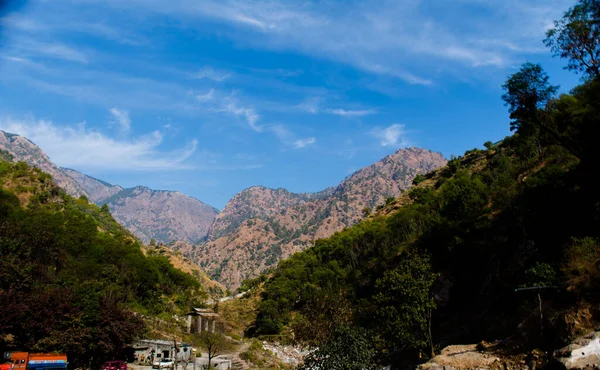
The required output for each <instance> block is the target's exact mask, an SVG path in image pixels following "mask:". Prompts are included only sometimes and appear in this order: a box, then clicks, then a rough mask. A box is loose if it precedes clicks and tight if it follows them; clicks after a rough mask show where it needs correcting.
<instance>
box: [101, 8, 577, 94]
mask: <svg viewBox="0 0 600 370" xmlns="http://www.w3.org/2000/svg"><path fill="white" fill-rule="evenodd" d="M97 1H99V0H97ZM111 1H112V5H115V4H118V3H119V2H118V1H117V0H111ZM457 1H458V2H459V3H460V5H459V6H456V5H455V4H454V3H452V2H448V1H445V0H432V1H431V2H427V6H425V5H424V2H423V1H419V0H403V1H383V0H381V1H372V2H351V3H349V4H344V6H341V5H340V6H336V5H335V4H336V3H330V2H320V1H318V2H291V1H284V0H272V1H269V2H268V4H265V3H264V2H261V1H256V2H245V1H236V0H230V1H220V0H219V1H217V0H206V1H204V2H203V3H202V6H198V4H197V3H196V2H195V1H193V0H181V1H179V2H177V5H175V6H172V7H171V6H170V7H165V6H164V3H163V2H162V1H160V0H144V1H142V0H131V1H130V2H128V3H127V5H124V4H120V6H132V7H135V8H139V5H140V4H141V3H143V4H144V9H145V10H149V11H153V12H158V13H169V14H178V15H180V16H181V17H182V18H184V19H185V20H187V21H188V24H192V25H193V24H194V23H195V24H199V22H198V21H197V20H198V19H199V18H209V19H213V20H216V21H219V22H222V23H225V24H230V25H231V26H233V27H234V29H235V30H234V31H230V30H228V35H230V36H233V37H235V39H236V40H237V41H238V42H243V43H245V44H247V45H251V46H252V47H259V48H263V49H265V48H266V49H278V50H295V51H299V52H302V53H306V54H309V55H311V56H316V57H322V58H327V59H332V60H335V61H338V62H343V63H347V64H350V65H353V66H355V67H356V68H358V69H361V70H365V71H368V72H371V73H375V74H385V75H388V76H393V77H396V78H398V79H401V80H404V81H405V82H406V83H408V84H415V85H425V86H429V85H432V84H434V78H435V77H436V74H438V73H440V72H439V71H440V70H443V69H445V68H448V67H449V66H462V67H463V68H466V69H468V68H473V67H478V68H483V67H490V68H504V67H507V66H510V65H511V64H512V63H513V62H514V61H515V60H520V59H522V56H523V54H527V53H535V52H537V47H538V46H539V40H540V39H541V38H543V34H544V31H545V28H546V27H547V26H548V25H549V24H550V20H552V19H556V18H558V17H560V16H561V11H562V10H564V9H566V8H567V7H568V6H570V5H572V2H573V1H572V0H548V1H543V2H528V1H526V2H523V1H519V0H506V1H504V2H501V3H500V2H486V1H481V0H457ZM192 27H193V26H192ZM236 31H237V32H236ZM483 40H494V41H493V42H490V43H487V42H482V41H483Z"/></svg>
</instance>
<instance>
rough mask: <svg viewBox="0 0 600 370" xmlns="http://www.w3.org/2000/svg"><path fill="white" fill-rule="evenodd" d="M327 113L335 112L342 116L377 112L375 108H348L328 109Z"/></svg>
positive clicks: (366, 114)
mask: <svg viewBox="0 0 600 370" xmlns="http://www.w3.org/2000/svg"><path fill="white" fill-rule="evenodd" d="M327 113H330V114H335V115H337V116H342V117H362V116H368V115H371V114H375V113H377V111H376V110H375V109H363V110H347V109H341V108H338V109H327Z"/></svg>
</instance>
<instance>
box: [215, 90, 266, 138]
mask: <svg viewBox="0 0 600 370" xmlns="http://www.w3.org/2000/svg"><path fill="white" fill-rule="evenodd" d="M219 110H220V111H221V112H226V113H229V114H231V115H234V116H236V117H242V118H243V119H244V120H245V121H246V123H248V126H249V127H250V128H251V129H252V130H254V131H256V132H263V127H262V126H260V125H258V120H259V119H260V115H259V114H258V113H256V111H255V110H254V108H253V107H246V106H242V105H240V103H239V101H238V100H237V99H235V98H229V99H227V101H226V102H225V104H224V105H223V106H222V107H221V108H219Z"/></svg>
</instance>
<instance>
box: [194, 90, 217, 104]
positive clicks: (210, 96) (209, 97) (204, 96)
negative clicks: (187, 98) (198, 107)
mask: <svg viewBox="0 0 600 370" xmlns="http://www.w3.org/2000/svg"><path fill="white" fill-rule="evenodd" d="M214 95H215V89H210V90H208V92H207V93H205V94H199V95H196V99H197V100H198V101H199V102H207V101H209V100H212V99H213V96H214Z"/></svg>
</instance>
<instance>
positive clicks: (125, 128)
mask: <svg viewBox="0 0 600 370" xmlns="http://www.w3.org/2000/svg"><path fill="white" fill-rule="evenodd" d="M110 113H111V114H112V115H113V117H114V118H115V120H116V121H115V123H116V124H117V125H118V126H120V127H119V128H120V130H121V132H122V133H124V134H126V133H128V132H129V130H131V119H130V118H129V111H126V110H119V109H117V108H111V109H110Z"/></svg>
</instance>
